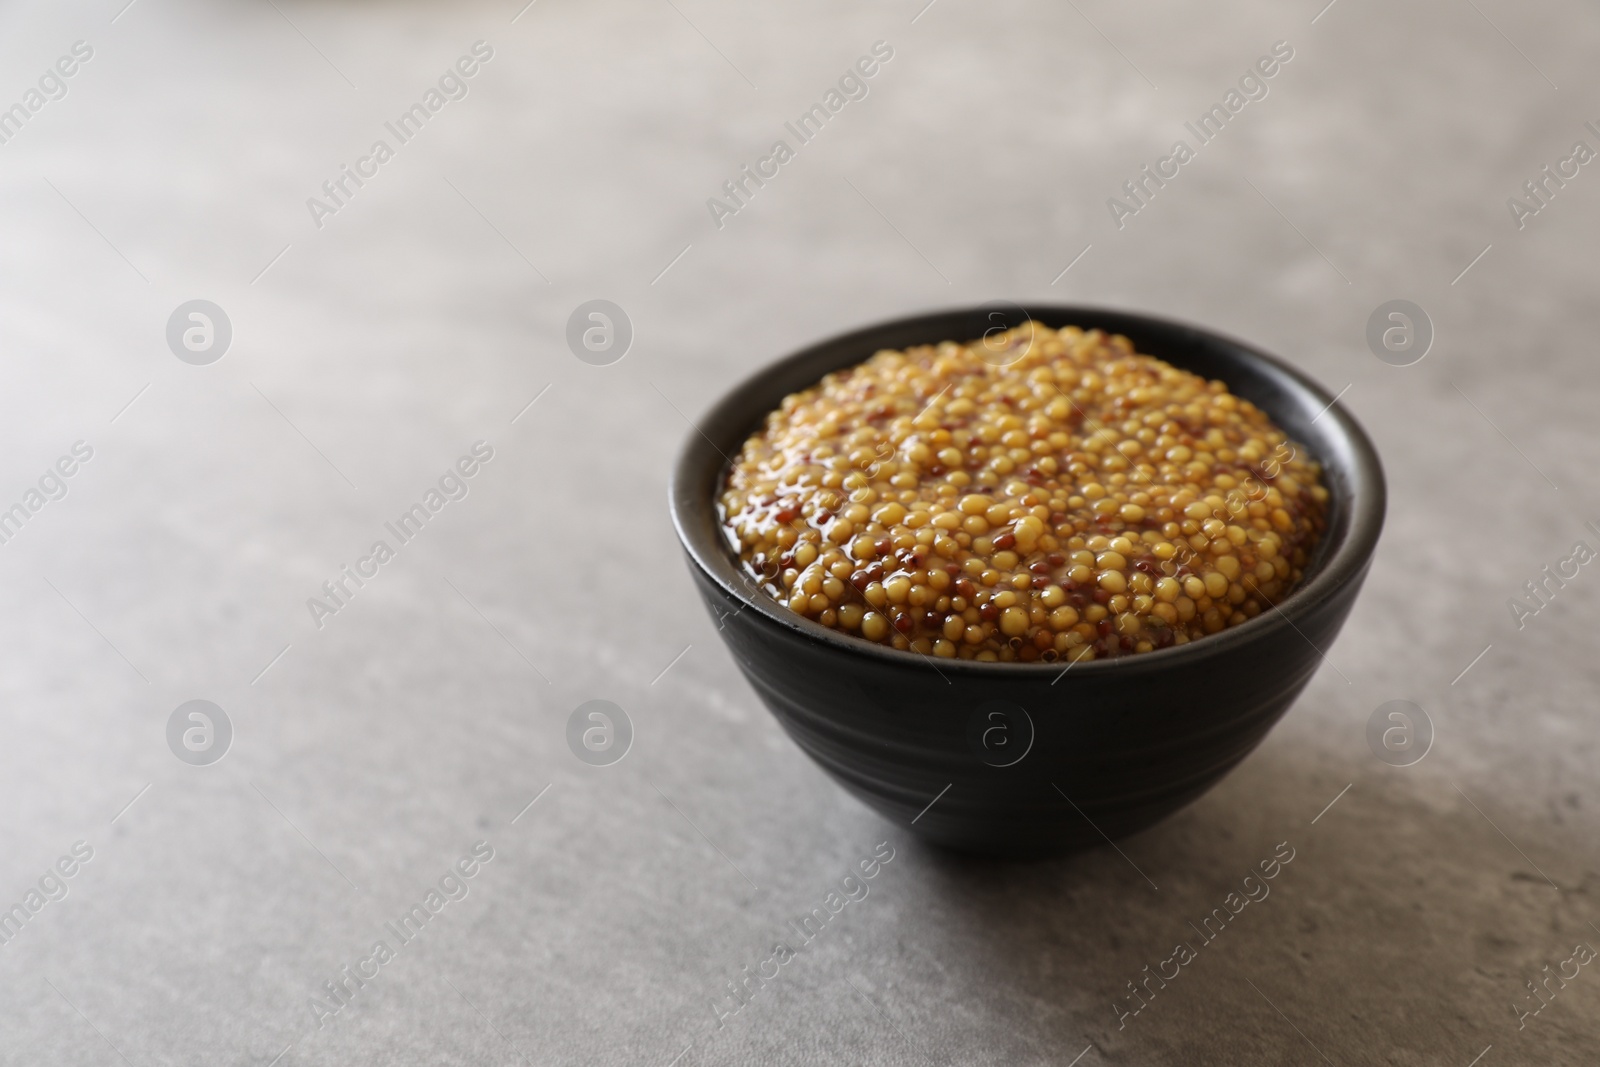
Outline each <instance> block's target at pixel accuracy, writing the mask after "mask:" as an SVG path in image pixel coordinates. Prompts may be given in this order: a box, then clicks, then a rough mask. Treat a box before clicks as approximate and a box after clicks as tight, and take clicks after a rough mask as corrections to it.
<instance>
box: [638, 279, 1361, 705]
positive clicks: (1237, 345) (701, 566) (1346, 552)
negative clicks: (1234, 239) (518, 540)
mask: <svg viewBox="0 0 1600 1067" xmlns="http://www.w3.org/2000/svg"><path fill="white" fill-rule="evenodd" d="M1002 304H1003V306H1006V307H1010V308H1016V309H1019V310H1024V311H1025V313H1026V314H1027V315H1028V317H1030V318H1032V317H1034V314H1033V313H1034V312H1041V313H1044V314H1045V315H1046V316H1047V317H1049V318H1051V319H1057V320H1061V321H1063V323H1067V322H1072V321H1073V319H1074V318H1082V319H1095V318H1106V317H1112V318H1116V319H1121V320H1124V321H1125V322H1129V323H1137V324H1139V325H1140V326H1148V327H1150V328H1151V329H1152V330H1166V331H1176V332H1181V333H1187V334H1189V335H1192V336H1193V337H1194V339H1196V340H1200V341H1206V342H1210V343H1212V344H1216V345H1220V346H1222V347H1223V348H1226V349H1229V350H1231V354H1233V355H1235V356H1238V357H1242V358H1244V359H1246V360H1253V361H1256V362H1258V363H1261V364H1264V365H1265V366H1266V367H1267V368H1268V369H1269V370H1271V371H1274V372H1276V373H1277V374H1278V375H1280V376H1282V377H1284V378H1287V379H1288V380H1289V381H1290V382H1291V383H1293V385H1294V386H1295V387H1296V388H1298V389H1300V390H1302V391H1303V392H1305V393H1306V394H1308V395H1309V396H1311V397H1314V398H1316V399H1318V400H1320V401H1321V402H1322V404H1323V405H1324V407H1323V411H1322V413H1321V414H1320V415H1318V416H1317V418H1318V419H1319V420H1331V427H1332V432H1331V433H1330V434H1329V436H1330V437H1331V438H1335V439H1338V440H1340V441H1341V443H1342V445H1343V446H1344V448H1345V449H1347V450H1348V452H1349V454H1350V457H1351V460H1352V461H1351V462H1350V463H1348V464H1345V463H1343V461H1342V459H1341V458H1339V457H1327V456H1318V457H1317V459H1318V460H1319V462H1321V463H1322V464H1323V467H1324V469H1325V470H1326V469H1329V468H1331V467H1333V466H1334V464H1336V463H1337V464H1339V467H1340V469H1341V470H1342V471H1343V473H1344V474H1345V476H1346V481H1347V483H1348V486H1349V488H1348V493H1347V495H1346V496H1344V497H1343V498H1341V499H1342V502H1343V503H1344V505H1345V506H1346V507H1347V508H1348V511H1349V527H1348V532H1347V533H1346V535H1345V537H1344V539H1343V541H1342V542H1341V543H1340V544H1339V545H1337V546H1336V547H1335V548H1334V550H1333V552H1332V553H1331V554H1330V555H1328V556H1327V557H1326V558H1324V559H1323V560H1322V562H1321V565H1320V567H1319V569H1318V570H1317V571H1316V573H1314V574H1313V575H1312V576H1311V579H1310V580H1309V581H1303V583H1302V584H1301V585H1300V586H1298V587H1296V588H1295V589H1294V591H1293V592H1291V593H1290V594H1289V595H1288V596H1287V597H1285V598H1284V599H1283V600H1282V601H1280V602H1279V603H1278V604H1276V605H1273V610H1272V611H1263V612H1261V613H1260V614H1258V615H1256V616H1255V617H1254V618H1251V619H1247V620H1246V621H1244V622H1242V623H1240V624H1239V625H1238V626H1233V627H1229V628H1228V629H1225V630H1222V631H1219V632H1218V633H1215V634H1207V635H1206V636H1205V637H1204V638H1196V639H1195V640H1192V641H1190V642H1188V643H1187V644H1183V645H1172V646H1169V647H1167V648H1162V649H1155V650H1152V651H1150V652H1142V653H1138V654H1136V655H1126V656H1116V657H1112V658H1109V659H1094V660H1091V661H1089V662H1087V663H1076V662H1074V663H1068V664H1063V663H1061V662H1060V661H1057V662H1055V663H1044V662H1039V663H1016V662H1004V661H999V662H994V663H988V662H981V661H978V660H968V659H960V658H954V659H940V658H938V657H935V656H929V655H924V654H923V653H919V652H912V651H909V650H907V651H901V650H900V649H897V648H894V647H892V646H889V645H881V644H878V643H877V642H873V641H868V640H866V639H864V638H860V637H853V636H851V635H849V634H845V633H841V632H839V631H837V630H832V629H829V628H828V627H826V626H823V625H822V624H821V623H819V622H816V621H814V620H812V619H809V618H806V617H804V616H801V615H796V614H795V613H794V612H792V611H790V610H789V609H788V608H787V607H786V606H784V605H783V604H781V603H780V602H778V601H776V600H773V599H772V598H771V597H770V596H768V595H767V594H766V593H765V592H763V591H762V590H761V589H760V587H759V586H756V585H755V584H754V582H753V580H751V579H750V578H749V576H748V575H746V574H745V573H744V572H743V570H742V569H741V568H740V567H738V566H737V565H736V563H735V557H734V555H733V553H732V551H731V550H730V549H729V547H728V545H727V544H726V543H725V542H724V540H723V539H722V538H721V537H720V536H713V537H712V538H711V539H710V542H711V543H709V544H707V543H706V539H705V538H704V537H702V536H700V534H699V532H698V531H696V530H695V529H694V528H693V527H692V526H691V525H690V524H689V523H688V522H687V521H686V518H685V513H686V511H687V510H688V509H689V508H691V507H692V506H693V504H694V496H695V495H696V494H695V488H694V486H693V484H692V483H693V482H694V481H696V480H697V478H698V471H699V470H700V469H701V467H702V465H703V464H705V463H707V462H708V460H709V457H708V456H707V455H706V451H707V449H710V450H712V451H714V452H715V453H716V454H717V455H719V456H721V457H722V459H723V462H722V463H721V464H718V465H715V466H714V468H713V469H714V470H715V472H716V473H715V478H716V483H714V484H713V486H712V489H711V491H710V493H709V495H708V496H707V498H706V499H707V501H708V502H709V503H710V504H711V505H712V506H713V507H714V506H715V502H716V497H717V486H718V485H720V482H721V479H722V477H723V474H724V472H726V470H727V467H728V463H729V458H728V455H727V454H725V453H723V452H722V450H721V449H720V448H719V447H718V446H717V444H716V442H714V441H712V440H711V438H710V437H708V436H707V435H706V433H705V431H704V430H702V429H701V426H702V424H703V423H705V422H707V421H709V420H711V419H727V418H730V417H732V416H734V415H736V414H737V415H739V416H740V419H741V421H742V422H743V423H744V424H745V425H747V426H748V428H749V429H747V430H746V431H745V433H748V432H750V430H753V429H754V428H755V427H757V426H759V425H760V422H761V420H762V419H763V418H765V416H766V415H767V413H768V412H769V411H771V410H772V408H771V407H767V408H763V409H762V410H760V411H749V410H748V403H747V402H746V401H745V399H744V398H745V394H747V393H750V392H752V391H755V390H756V389H758V387H759V386H760V385H761V383H762V382H763V381H764V380H766V379H769V378H772V377H776V376H780V375H781V374H782V373H783V372H784V371H785V370H788V369H791V368H795V367H797V366H799V365H802V364H804V363H806V362H807V361H809V360H812V359H814V358H816V357H817V355H818V354H819V353H820V352H822V351H823V350H826V349H830V348H833V347H835V346H841V347H849V346H850V345H851V342H854V341H857V340H860V341H862V342H863V344H866V343H867V341H866V339H867V338H868V337H870V336H872V335H875V334H879V333H883V332H887V331H890V330H894V329H897V328H907V327H913V326H916V325H917V324H919V323H922V322H926V321H929V320H935V319H944V318H949V317H951V316H958V315H962V314H981V313H984V312H985V311H987V310H989V309H992V308H994V307H996V306H997V305H1002ZM1029 307H1031V308H1032V311H1031V312H1030V311H1027V310H1026V309H1025V308H1023V307H1022V306H1021V305H1018V304H1015V303H1012V302H1009V301H1005V302H990V303H985V304H982V305H971V306H965V307H959V306H958V307H944V308H936V309H931V310H927V311H921V312H917V313H914V314H911V315H903V316H899V317H896V318H892V319H884V320H878V321H874V322H869V323H866V324H864V325H861V326H857V327H855V328H852V329H849V330H845V331H843V332H841V333H836V334H833V335H830V336H828V337H825V338H823V339H821V340H818V341H814V342H811V343H809V344H807V345H805V346H804V347H802V348H799V349H797V350H794V351H792V352H790V353H789V354H787V355H785V356H783V357H781V358H779V359H777V360H775V361H773V362H771V363H768V364H766V365H765V366H763V367H761V368H760V369H759V370H757V371H755V372H753V373H751V374H749V375H746V376H745V377H744V378H742V379H740V380H739V381H738V382H737V383H736V384H735V385H733V386H732V387H731V388H729V389H728V390H726V391H725V392H723V393H722V395H721V396H720V397H719V398H718V399H717V400H716V402H715V403H714V404H712V405H711V407H709V408H708V409H707V410H706V412H705V413H704V414H703V415H702V416H701V418H700V419H699V420H690V421H691V424H692V428H691V429H690V431H689V434H688V438H687V440H686V441H685V442H684V444H683V446H682V448H681V449H680V451H679V453H678V456H677V460H676V462H675V463H674V465H673V470H672V477H671V481H670V484H669V486H668V494H667V496H668V508H669V510H670V512H671V515H672V525H673V528H674V530H675V531H676V532H677V535H678V540H679V542H680V543H681V544H682V545H683V548H684V550H685V552H687V554H688V555H689V558H690V559H691V560H692V561H693V563H694V566H695V567H696V568H697V569H698V570H699V571H700V573H701V574H702V575H704V576H705V577H706V578H708V579H710V580H711V581H712V582H713V583H715V584H716V585H717V586H718V587H719V588H720V589H722V590H723V591H724V592H725V593H727V594H728V595H729V596H731V597H733V598H734V599H735V600H737V601H739V602H740V603H741V604H742V605H743V607H741V608H740V612H739V613H742V612H743V611H744V610H745V609H747V608H750V609H754V610H755V611H756V613H757V615H758V616H760V617H761V618H763V619H765V620H766V621H767V622H768V623H770V624H773V625H776V626H778V627H780V628H781V629H782V630H783V631H786V632H787V633H788V634H789V635H791V636H792V637H794V638H798V639H802V640H806V641H810V642H814V643H818V644H821V645H823V646H826V647H829V648H832V649H834V650H836V651H838V652H840V653H842V654H847V655H855V656H860V657H864V658H866V659H867V660H874V661H878V662H881V663H882V664H883V665H884V666H886V667H891V666H898V667H912V666H917V665H918V662H919V660H921V661H926V662H927V663H930V664H932V665H933V666H934V667H935V668H936V669H937V670H938V671H940V672H941V673H944V672H952V673H954V674H955V675H957V676H965V677H968V678H984V677H994V678H1011V679H1016V680H1019V681H1020V680H1023V679H1027V678H1040V677H1044V676H1049V675H1055V676H1057V680H1060V678H1061V677H1063V676H1065V675H1066V674H1067V673H1069V672H1070V673H1072V674H1074V675H1088V676H1090V677H1094V676H1101V675H1105V674H1108V673H1110V672H1112V671H1128V670H1133V669H1140V668H1144V669H1153V668H1161V669H1166V668H1178V667H1182V666H1184V665H1186V664H1189V663H1191V662H1198V661H1200V660H1203V659H1206V658H1208V657H1212V656H1216V655H1220V654H1223V653H1225V652H1227V651H1229V650H1236V649H1239V648H1241V647H1242V646H1244V645H1247V644H1249V643H1251V642H1253V641H1255V640H1257V639H1258V638H1261V637H1265V636H1266V635H1267V634H1268V633H1270V632H1272V630H1274V629H1276V628H1279V627H1281V625H1282V623H1285V622H1286V623H1288V624H1289V625H1290V626H1292V627H1294V629H1295V630H1296V631H1300V627H1299V626H1298V625H1296V621H1295V620H1296V619H1298V618H1302V617H1304V616H1306V615H1308V614H1310V613H1311V612H1313V611H1314V610H1316V609H1317V608H1318V607H1320V606H1321V605H1322V604H1323V603H1324V602H1326V601H1327V600H1328V599H1329V598H1331V597H1332V596H1333V595H1334V594H1335V593H1336V592H1337V590H1338V589H1339V588H1340V587H1341V586H1343V585H1344V584H1345V583H1346V582H1349V581H1351V580H1353V579H1358V578H1359V577H1360V576H1361V574H1362V572H1363V571H1364V569H1365V568H1366V566H1367V565H1368V563H1369V562H1370V561H1371V558H1372V555H1373V552H1374V550H1375V549H1376V546H1377V542H1378V536H1379V534H1380V533H1381V531H1382V528H1383V519H1384V512H1385V509H1386V505H1387V487H1386V485H1385V479H1384V475H1383V467H1382V464H1381V462H1380V461H1379V459H1378V454H1377V450H1376V448H1374V447H1373V444H1372V441H1371V439H1370V438H1369V437H1368V436H1367V433H1366V431H1365V430H1364V429H1362V427H1361V425H1360V423H1358V422H1357V421H1356V420H1355V418H1354V417H1353V416H1351V415H1350V413H1349V412H1348V411H1346V410H1345V409H1344V408H1343V407H1342V406H1340V404H1339V403H1338V400H1339V397H1336V396H1334V395H1333V394H1331V393H1330V392H1329V391H1328V390H1327V389H1325V388H1324V387H1323V386H1322V385H1320V384H1319V383H1318V382H1316V381H1315V380H1313V379H1312V378H1310V377H1309V376H1308V375H1306V374H1305V373H1304V372H1302V371H1301V370H1299V369H1298V368H1297V367H1294V366H1293V365H1291V364H1289V363H1288V362H1286V361H1285V360H1283V359H1282V358H1280V357H1278V356H1275V355H1272V354H1271V353H1268V352H1266V351H1264V350H1262V349H1260V348H1258V347H1256V346H1255V345H1252V344H1249V343H1247V342H1245V341H1241V340H1239V339H1237V338H1235V337H1232V336H1230V335H1227V334H1223V333H1219V332H1218V331H1215V330H1211V329H1208V328H1205V327H1199V326H1194V325H1192V324H1190V323H1187V322H1183V321H1180V320H1177V319H1169V318H1165V317H1161V316H1156V315H1150V314H1146V313H1144V312H1141V311H1127V310H1124V309H1121V308H1114V307H1109V306H1097V305H1087V304H1055V303H1050V304H1042V303H1033V304H1031V305H1029ZM1057 328H1059V327H1057ZM1086 328H1087V329H1095V328H1097V327H1093V326H1089V327H1086ZM1107 332H1108V333H1109V332H1113V331H1109V330H1108V331H1107ZM951 339H952V340H953V339H954V338H951ZM871 355H872V351H868V350H866V349H865V348H863V349H862V351H861V354H860V355H859V356H857V357H856V358H855V359H853V360H848V361H841V362H840V363H839V364H838V365H837V366H836V367H830V368H827V369H824V370H820V371H818V373H817V375H816V378H815V379H814V380H820V379H821V378H822V376H823V375H824V374H828V373H830V372H831V371H832V370H837V369H842V368H844V367H849V366H854V365H855V364H857V363H860V362H862V361H863V360H866V359H867V358H869V357H870V356H871ZM1157 358H1162V359H1165V360H1166V361H1167V362H1170V363H1172V365H1173V366H1176V367H1180V368H1181V369H1187V368H1183V365H1182V363H1181V362H1180V361H1178V360H1172V359H1167V357H1165V356H1163V357H1157ZM806 387H807V386H800V387H799V388H806ZM1231 388H1232V386H1231V385H1230V389H1231ZM1341 396H1342V394H1341ZM1257 406H1258V407H1261V408H1262V410H1263V411H1266V413H1267V415H1268V417H1270V418H1272V419H1273V421H1274V423H1276V424H1279V425H1281V420H1280V419H1279V417H1278V415H1277V414H1276V413H1274V412H1273V411H1270V410H1268V409H1267V408H1266V407H1265V406H1262V405H1257ZM741 409H745V410H742V411H741ZM743 415H748V416H749V417H748V418H747V419H745V418H743ZM742 443H743V437H741V438H740V439H739V441H738V442H737V444H739V445H742ZM1324 484H1327V483H1326V482H1325V483H1324ZM1329 492H1330V494H1332V493H1336V492H1345V489H1344V488H1343V487H1338V488H1336V487H1334V486H1332V485H1330V486H1329ZM712 528H713V530H715V531H716V533H717V534H720V523H714V524H713V526H712ZM1324 536H1326V535H1324ZM1300 633H1301V637H1302V638H1305V641H1306V643H1307V644H1310V645H1311V647H1312V648H1313V649H1315V650H1316V652H1317V654H1318V656H1319V658H1320V659H1322V660H1323V661H1326V659H1327V653H1326V652H1325V651H1324V650H1323V649H1321V648H1318V647H1317V646H1316V645H1315V644H1314V643H1313V642H1311V640H1310V638H1306V637H1305V634H1304V632H1303V631H1300ZM1052 684H1054V683H1052Z"/></svg>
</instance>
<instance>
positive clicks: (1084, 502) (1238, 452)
mask: <svg viewBox="0 0 1600 1067" xmlns="http://www.w3.org/2000/svg"><path fill="white" fill-rule="evenodd" d="M1320 474H1321V468H1320V466H1319V465H1318V464H1317V463H1316V462H1314V461H1313V460H1312V459H1311V458H1310V457H1308V456H1306V455H1305V454H1304V453H1303V452H1302V451H1301V450H1300V449H1298V448H1296V446H1295V445H1294V444H1293V443H1291V442H1290V441H1289V440H1288V438H1287V437H1286V436H1285V434H1284V433H1283V431H1282V430H1280V429H1278V428H1277V427H1276V426H1274V425H1273V424H1272V422H1271V421H1270V420H1269V419H1268V418H1267V416H1266V415H1265V414H1264V413H1263V412H1262V411H1261V410H1260V409H1258V408H1256V407H1255V406H1254V405H1253V404H1251V403H1250V402H1249V401H1247V400H1242V399H1240V398H1239V397H1236V396H1234V395H1233V394H1231V393H1230V392H1228V390H1227V387H1226V386H1225V385H1223V383H1221V382H1208V381H1206V380H1205V379H1204V378H1201V377H1199V376H1197V375H1195V374H1191V373H1189V372H1188V371H1184V370H1179V369H1178V368H1176V367H1173V366H1171V365H1170V364H1167V363H1165V362H1163V361H1161V360H1159V359H1155V358H1153V357H1150V356H1146V355H1140V354H1139V353H1137V352H1136V351H1135V350H1134V347H1133V345H1132V343H1131V342H1130V341H1129V340H1128V339H1127V338H1125V337H1121V336H1111V335H1107V334H1104V333H1102V332H1100V331H1098V330H1091V331H1087V332H1085V331H1083V330H1080V329H1077V328H1075V327H1070V326H1069V327H1066V328H1064V329H1061V330H1059V331H1058V330H1055V329H1052V328H1050V327H1047V326H1044V325H1041V324H1039V323H1034V322H1030V323H1027V324H1025V325H1022V326H1019V327H1017V328H1015V329H1012V330H1009V331H1005V332H1003V333H1000V332H992V333H991V334H990V335H989V336H987V337H985V338H983V339H980V340H977V341H972V342H969V343H967V344H959V343H955V342H950V341H947V342H944V343H941V344H938V345H922V346H918V347H914V348H910V349H907V350H905V351H903V352H902V351H890V350H884V351H880V352H878V353H876V354H875V355H873V356H872V357H871V358H870V359H868V360H867V361H866V362H864V363H862V364H860V365H859V366H856V367H853V368H850V369H847V370H841V371H837V372H834V373H832V374H829V375H827V376H826V377H824V378H823V379H822V381H821V382H819V383H818V384H817V385H816V386H814V387H812V388H810V389H806V390H803V391H801V392H798V393H794V394H791V395H790V396H787V397H785V398H784V400H783V403H782V405H781V406H780V407H779V408H778V409H777V410H776V411H773V412H772V413H771V414H769V415H768V416H767V418H766V422H765V424H764V426H763V427H762V428H761V430H760V431H759V432H757V433H755V434H753V435H752V436H751V437H750V438H749V439H748V440H747V441H746V442H745V444H744V447H743V449H742V450H741V451H740V452H739V454H738V455H737V456H736V457H735V458H734V459H733V462H732V464H731V466H730V468H729V470H728V472H727V477H726V482H725V485H724V488H723V492H722V495H721V498H720V501H719V512H720V517H721V519H722V522H723V526H724V530H725V532H726V535H727V537H728V540H729V543H730V545H731V546H732V547H733V548H734V550H735V551H736V552H737V553H738V555H739V558H740V560H741V561H742V563H743V565H744V567H745V569H746V570H747V572H748V573H749V574H750V575H752V576H753V577H754V578H755V579H756V580H757V581H758V582H759V583H761V585H762V588H763V589H765V590H766V592H767V593H768V594H769V595H771V596H772V597H773V598H774V599H776V600H778V601H780V602H782V603H783V604H785V605H787V606H788V608H789V610H791V611H793V612H795V613H796V614H799V615H803V616H805V617H807V618H809V619H813V620H815V621H817V622H819V623H821V624H822V625H823V626H827V627H830V628H832V629H836V630H841V631H843V632H845V633H848V634H852V635H855V636H857V637H860V638H864V639H866V640H869V641H875V642H878V643H880V644H886V645H891V646H893V647H894V648H897V649H900V650H902V651H906V650H909V651H913V652H918V653H921V654H923V655H928V656H938V657H943V658H957V657H958V658H961V659H976V660H981V661H990V662H992V661H1004V662H1012V661H1017V662H1024V663H1032V662H1041V661H1042V662H1052V663H1053V662H1057V661H1065V662H1082V661H1087V660H1092V659H1097V658H1105V657H1112V656H1118V655H1127V654H1132V653H1139V652H1149V651H1152V650H1154V649H1159V648H1166V647H1168V646H1171V645H1181V644H1185V643H1187V642H1189V641H1192V640H1194V639H1196V638H1200V637H1204V636H1205V635H1207V634H1213V633H1217V632H1219V631H1221V630H1223V629H1225V628H1227V627H1229V626H1237V625H1238V624H1240V623H1242V622H1244V621H1245V620H1246V619H1249V618H1251V617H1253V616H1255V615H1257V614H1259V613H1260V612H1261V611H1263V610H1266V609H1267V608H1269V607H1270V606H1271V605H1273V604H1274V603H1276V602H1277V601H1279V600H1281V599H1282V598H1283V597H1284V596H1285V595H1286V594H1287V593H1288V592H1289V591H1290V590H1291V589H1292V588H1293V587H1294V585H1295V583H1296V582H1298V581H1299V580H1300V577H1301V574H1302V571H1303V569H1304V567H1305V566H1306V562H1307V559H1308V555H1309V553H1310V551H1311V549H1312V547H1313V546H1314V545H1315V543H1316V540H1317V537H1318V536H1319V535H1320V534H1321V532H1322V529H1323V526H1324V522H1325V511H1326V504H1327V500H1328V492H1327V490H1326V489H1325V488H1324V487H1323V486H1322V485H1321V484H1320V480H1319V479H1320Z"/></svg>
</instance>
